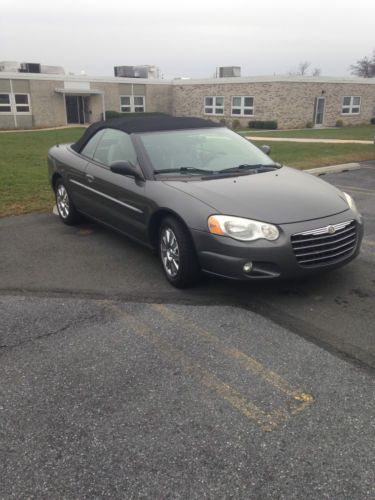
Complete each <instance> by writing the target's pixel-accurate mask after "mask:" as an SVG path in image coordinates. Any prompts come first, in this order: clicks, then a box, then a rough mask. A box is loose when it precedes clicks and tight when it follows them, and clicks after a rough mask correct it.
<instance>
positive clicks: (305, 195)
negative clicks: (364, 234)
mask: <svg viewBox="0 0 375 500" xmlns="http://www.w3.org/2000/svg"><path fill="white" fill-rule="evenodd" d="M164 182H165V184H167V185H168V186H170V187H173V188H175V189H178V190H179V191H182V192H184V193H186V194H189V195H191V196H193V197H194V198H198V199H199V200H201V201H203V202H205V203H207V204H208V205H210V206H211V207H213V208H214V209H215V210H216V212H217V213H223V214H227V215H236V216H239V217H248V218H251V219H256V220H260V221H266V222H273V223H274V224H282V223H291V222H301V221H305V220H312V219H318V218H321V217H327V216H330V215H334V214H337V213H340V212H344V211H345V210H348V205H347V203H346V202H345V200H344V199H343V198H342V195H341V192H340V191H339V190H338V189H337V188H335V187H334V186H332V185H330V184H328V183H327V182H324V181H322V180H321V179H319V178H317V177H315V176H313V175H311V174H307V173H303V172H300V171H298V170H295V169H292V168H288V167H282V168H281V169H278V170H274V171H272V172H265V173H260V174H253V175H245V176H238V177H225V178H222V179H220V178H219V179H218V178H215V179H211V180H189V181H188V182H186V181H182V180H181V181H180V180H177V181H176V180H168V181H167V180H166V181H164Z"/></svg>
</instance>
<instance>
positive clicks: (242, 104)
mask: <svg viewBox="0 0 375 500" xmlns="http://www.w3.org/2000/svg"><path fill="white" fill-rule="evenodd" d="M231 114H232V115H237V116H252V115H253V114H254V97H249V96H244V95H242V96H232V110H231Z"/></svg>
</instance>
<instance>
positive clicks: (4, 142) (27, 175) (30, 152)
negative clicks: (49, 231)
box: [0, 128, 84, 217]
mask: <svg viewBox="0 0 375 500" xmlns="http://www.w3.org/2000/svg"><path fill="white" fill-rule="evenodd" d="M83 130H84V129H83V128H68V129H59V130H56V131H55V130H45V131H38V132H15V133H0V151H1V154H0V217H5V216H7V215H19V214H25V213H29V212H44V211H48V210H51V208H52V205H53V193H52V190H51V188H50V186H49V183H48V175H47V151H48V149H49V148H50V147H51V146H53V145H54V144H56V142H57V141H58V142H60V143H64V142H74V141H76V140H77V139H78V137H80V136H81V135H82V131H83ZM56 136H57V140H56Z"/></svg>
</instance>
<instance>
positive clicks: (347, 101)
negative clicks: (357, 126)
mask: <svg viewBox="0 0 375 500" xmlns="http://www.w3.org/2000/svg"><path fill="white" fill-rule="evenodd" d="M360 111H361V98H360V97H359V96H353V95H352V96H346V97H344V99H343V101H342V111H341V113H342V114H344V115H359V113H360Z"/></svg>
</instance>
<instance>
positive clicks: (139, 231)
mask: <svg viewBox="0 0 375 500" xmlns="http://www.w3.org/2000/svg"><path fill="white" fill-rule="evenodd" d="M116 161H127V162H130V163H132V164H133V165H137V164H138V160H137V154H136V151H135V148H134V146H133V143H132V140H131V138H130V136H129V135H128V134H126V133H125V132H122V131H120V130H115V129H105V130H104V131H103V135H102V137H101V139H100V141H99V144H98V146H97V148H96V150H95V153H94V157H93V159H92V160H91V161H90V162H89V163H88V165H87V168H86V180H87V186H88V188H89V189H88V190H89V191H90V198H91V203H90V212H89V215H92V216H93V217H95V218H96V219H98V220H100V221H102V222H105V223H106V224H108V225H110V226H112V227H114V228H116V229H118V230H120V231H122V232H124V233H126V234H129V236H131V237H133V238H135V239H137V240H140V241H145V240H146V239H147V235H146V221H147V203H146V199H145V182H146V181H143V180H140V179H135V178H134V177H131V176H125V175H120V174H116V173H114V172H111V170H110V165H111V164H112V163H114V162H116Z"/></svg>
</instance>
